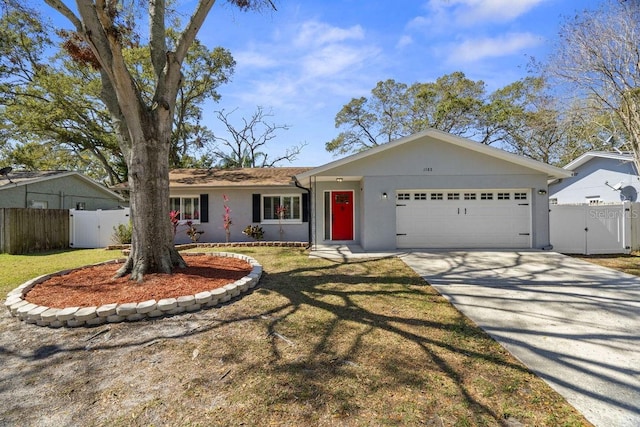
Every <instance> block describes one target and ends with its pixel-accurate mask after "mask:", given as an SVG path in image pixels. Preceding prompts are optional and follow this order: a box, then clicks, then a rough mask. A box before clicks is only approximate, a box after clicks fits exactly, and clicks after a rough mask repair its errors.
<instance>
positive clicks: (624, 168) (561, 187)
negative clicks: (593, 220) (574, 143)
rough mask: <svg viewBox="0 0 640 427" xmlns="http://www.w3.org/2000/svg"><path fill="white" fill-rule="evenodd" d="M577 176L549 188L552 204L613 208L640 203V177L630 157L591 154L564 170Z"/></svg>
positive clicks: (551, 184) (563, 179) (559, 181)
mask: <svg viewBox="0 0 640 427" xmlns="http://www.w3.org/2000/svg"><path fill="white" fill-rule="evenodd" d="M564 169H565V170H567V171H570V172H572V173H573V176H571V177H569V178H562V179H559V180H556V181H554V182H551V183H550V184H549V202H550V203H551V204H562V205H565V204H588V205H599V204H610V203H620V202H623V201H630V202H636V201H638V191H640V177H639V176H638V172H637V171H636V167H635V164H634V162H633V156H632V155H631V154H628V153H609V152H602V151H591V152H588V153H585V154H583V155H582V156H580V157H578V158H577V159H575V160H573V161H572V162H570V163H569V164H567V165H566V166H565V167H564Z"/></svg>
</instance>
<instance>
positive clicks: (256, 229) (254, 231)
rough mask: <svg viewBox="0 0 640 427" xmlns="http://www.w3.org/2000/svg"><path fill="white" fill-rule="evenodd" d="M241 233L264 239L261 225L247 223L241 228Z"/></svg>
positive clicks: (255, 238) (256, 238)
mask: <svg viewBox="0 0 640 427" xmlns="http://www.w3.org/2000/svg"><path fill="white" fill-rule="evenodd" d="M242 234H245V235H247V236H249V237H251V238H252V239H254V240H258V241H259V240H263V239H264V230H262V227H260V226H259V225H247V226H246V227H245V229H244V230H242Z"/></svg>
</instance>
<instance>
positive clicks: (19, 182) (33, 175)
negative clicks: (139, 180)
mask: <svg viewBox="0 0 640 427" xmlns="http://www.w3.org/2000/svg"><path fill="white" fill-rule="evenodd" d="M67 176H76V177H78V178H79V179H82V180H84V181H86V182H87V183H89V184H90V185H92V186H93V187H95V188H96V190H99V191H101V192H104V193H106V194H109V195H110V196H111V197H114V198H116V199H118V200H121V201H125V199H124V198H123V197H122V196H121V195H119V194H118V193H115V192H113V191H111V190H109V189H108V188H107V187H105V186H103V185H101V184H99V183H97V182H96V181H94V180H92V179H91V178H89V177H87V176H85V175H83V174H81V173H79V172H74V171H64V170H55V171H13V172H10V173H9V174H7V175H6V176H5V175H1V176H0V191H2V190H5V189H9V188H15V187H20V186H23V185H29V184H35V183H37V182H42V181H49V180H53V179H58V178H64V177H67Z"/></svg>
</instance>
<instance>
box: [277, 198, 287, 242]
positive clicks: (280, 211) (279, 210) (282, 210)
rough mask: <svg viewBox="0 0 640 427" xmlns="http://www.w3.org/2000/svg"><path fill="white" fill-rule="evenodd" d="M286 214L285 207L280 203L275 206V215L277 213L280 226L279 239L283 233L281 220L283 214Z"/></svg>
mask: <svg viewBox="0 0 640 427" xmlns="http://www.w3.org/2000/svg"><path fill="white" fill-rule="evenodd" d="M286 214H287V207H286V206H284V205H280V206H278V207H277V208H276V215H278V225H279V226H280V240H282V235H283V234H284V230H283V229H282V220H283V219H284V216H285V215H286Z"/></svg>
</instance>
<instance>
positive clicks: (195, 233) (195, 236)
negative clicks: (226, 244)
mask: <svg viewBox="0 0 640 427" xmlns="http://www.w3.org/2000/svg"><path fill="white" fill-rule="evenodd" d="M185 225H186V226H187V235H188V236H189V238H190V239H191V241H192V242H193V243H196V242H197V241H198V240H199V239H200V236H201V235H203V234H204V231H201V230H198V229H196V226H195V225H194V224H193V221H187V222H186V223H185Z"/></svg>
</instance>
